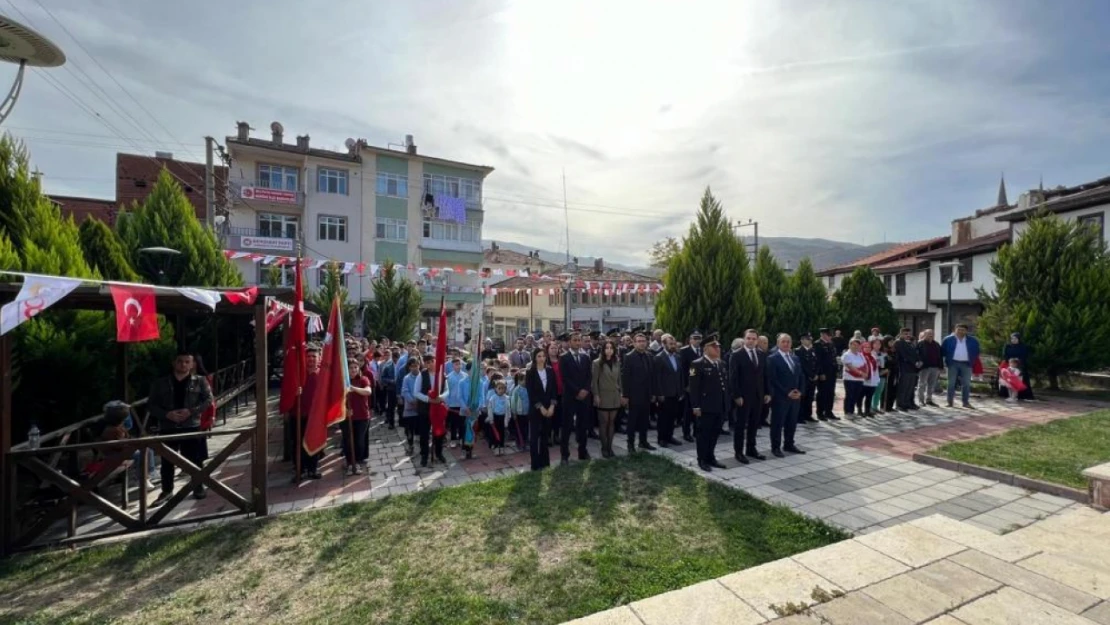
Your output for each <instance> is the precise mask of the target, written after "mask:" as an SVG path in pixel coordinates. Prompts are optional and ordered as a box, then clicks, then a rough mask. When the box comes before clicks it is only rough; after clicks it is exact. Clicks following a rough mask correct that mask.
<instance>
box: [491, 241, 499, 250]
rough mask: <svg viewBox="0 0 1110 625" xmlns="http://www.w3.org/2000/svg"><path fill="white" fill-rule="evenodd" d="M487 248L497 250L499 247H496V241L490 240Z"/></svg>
mask: <svg viewBox="0 0 1110 625" xmlns="http://www.w3.org/2000/svg"><path fill="white" fill-rule="evenodd" d="M489 249H490V251H491V252H496V251H497V250H499V249H501V248H499V247H497V241H490V244H489Z"/></svg>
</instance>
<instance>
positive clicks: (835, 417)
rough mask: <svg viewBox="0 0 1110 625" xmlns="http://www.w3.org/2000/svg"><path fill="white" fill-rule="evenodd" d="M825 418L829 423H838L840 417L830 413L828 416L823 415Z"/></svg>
mask: <svg viewBox="0 0 1110 625" xmlns="http://www.w3.org/2000/svg"><path fill="white" fill-rule="evenodd" d="M825 418H826V419H828V420H829V421H840V417H838V416H836V415H834V414H833V413H831V412H830V413H829V414H827V415H825Z"/></svg>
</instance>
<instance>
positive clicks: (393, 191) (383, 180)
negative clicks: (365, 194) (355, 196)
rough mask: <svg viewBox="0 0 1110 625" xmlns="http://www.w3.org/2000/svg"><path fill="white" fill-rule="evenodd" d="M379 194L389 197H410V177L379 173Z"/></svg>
mask: <svg viewBox="0 0 1110 625" xmlns="http://www.w3.org/2000/svg"><path fill="white" fill-rule="evenodd" d="M377 193H378V195H385V196H389V197H408V196H409V177H408V176H402V175H401V174H387V173H385V172H378V190H377Z"/></svg>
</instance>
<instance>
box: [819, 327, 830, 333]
mask: <svg viewBox="0 0 1110 625" xmlns="http://www.w3.org/2000/svg"><path fill="white" fill-rule="evenodd" d="M817 333H818V334H832V332H829V329H828V328H821V329H820V330H818V331H817Z"/></svg>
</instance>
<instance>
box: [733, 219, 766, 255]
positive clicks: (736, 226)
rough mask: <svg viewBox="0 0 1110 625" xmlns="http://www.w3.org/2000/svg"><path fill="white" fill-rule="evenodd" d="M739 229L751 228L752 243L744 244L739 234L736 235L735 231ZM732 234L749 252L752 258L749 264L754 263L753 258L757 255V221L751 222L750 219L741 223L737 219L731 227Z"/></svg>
mask: <svg viewBox="0 0 1110 625" xmlns="http://www.w3.org/2000/svg"><path fill="white" fill-rule="evenodd" d="M740 228H751V229H752V230H754V235H753V237H752V240H753V242H752V243H745V242H744V240H743V238H742V237H741V236H740V235H739V234H736V231H737V230H738V229H740ZM732 233H733V235H734V236H736V237H737V238H738V239H740V242H741V243H742V244H743V245H744V247H745V248H747V249H748V250H749V251H750V253H751V256H752V257H751V262H753V263H754V262H755V256H756V254H758V253H759V222H758V221H752V220H751V219H749V220H748V221H741V220H739V219H737V220H736V223H735V224H733V226H732Z"/></svg>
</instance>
